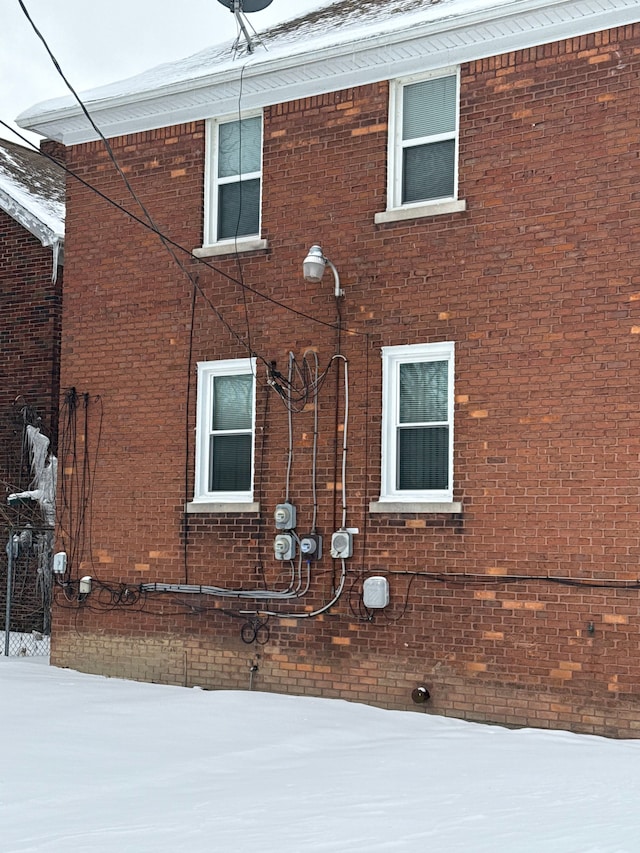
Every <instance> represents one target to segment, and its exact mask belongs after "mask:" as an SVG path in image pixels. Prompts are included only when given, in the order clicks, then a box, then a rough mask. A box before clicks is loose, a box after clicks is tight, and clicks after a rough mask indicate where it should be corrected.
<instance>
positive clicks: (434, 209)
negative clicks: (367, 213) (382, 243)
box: [373, 199, 467, 225]
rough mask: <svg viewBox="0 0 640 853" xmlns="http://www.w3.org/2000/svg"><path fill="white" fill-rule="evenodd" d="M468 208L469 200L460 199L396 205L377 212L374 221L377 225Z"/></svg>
mask: <svg viewBox="0 0 640 853" xmlns="http://www.w3.org/2000/svg"><path fill="white" fill-rule="evenodd" d="M466 209H467V202H466V201H465V200H464V199H461V200H460V201H435V202H428V203H426V204H412V205H407V206H406V207H396V208H393V209H392V210H384V211H383V212H382V213H376V215H375V216H374V219H373V221H374V222H375V224H376V225H382V224H383V223H385V222H403V221H404V220H406V219H419V218H422V217H424V216H442V215H444V214H445V213H462V212H463V211H465V210H466Z"/></svg>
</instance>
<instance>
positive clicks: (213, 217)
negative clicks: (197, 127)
mask: <svg viewBox="0 0 640 853" xmlns="http://www.w3.org/2000/svg"><path fill="white" fill-rule="evenodd" d="M256 117H259V118H260V170H259V171H258V172H249V173H247V174H242V173H241V177H242V179H243V180H250V179H252V178H259V180H260V198H259V210H258V230H257V231H256V233H255V234H244V235H242V236H239V237H237V238H236V237H228V238H224V239H221V240H219V239H218V191H219V188H220V186H222V185H224V184H229V183H236V182H238V181H239V180H240V177H238V176H236V175H234V176H232V177H229V178H219V177H218V135H219V132H220V127H221V126H222V125H224V124H231V123H233V122H237V121H244V120H245V119H250V118H256ZM263 147H264V119H263V113H262V110H258V111H254V112H248V113H242V114H241V115H238V114H237V113H236V114H235V115H226V116H221V117H219V118H215V119H208V120H207V122H206V133H205V170H204V246H203V249H202V250H200V251H198V250H196V252H195V254H197V255H199V256H206V255H207V254H220V253H222V252H225V251H234V250H235V249H236V248H237V249H238V250H239V251H243V250H244V251H251V250H253V249H261V248H266V241H264V240H261V239H260V234H261V233H262V185H263V176H262V171H263V170H262V162H263ZM263 244H264V245H263ZM207 248H214V249H216V250H217V251H214V252H213V253H212V252H206V251H205V250H206V249H207Z"/></svg>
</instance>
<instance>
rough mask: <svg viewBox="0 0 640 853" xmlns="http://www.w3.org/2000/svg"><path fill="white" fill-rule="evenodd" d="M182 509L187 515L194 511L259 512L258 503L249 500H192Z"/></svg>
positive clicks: (192, 513)
mask: <svg viewBox="0 0 640 853" xmlns="http://www.w3.org/2000/svg"><path fill="white" fill-rule="evenodd" d="M184 511H185V512H186V513H187V514H189V515H194V514H196V513H201V514H203V515H204V514H211V513H216V514H218V515H220V514H222V513H225V512H227V513H233V514H234V515H242V514H244V513H257V512H260V504H259V503H252V502H249V501H247V502H240V501H237V502H234V501H229V502H227V503H222V502H220V503H204V502H203V503H198V502H197V501H192V502H191V503H188V504H185V505H184Z"/></svg>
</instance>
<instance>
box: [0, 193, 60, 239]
mask: <svg viewBox="0 0 640 853" xmlns="http://www.w3.org/2000/svg"><path fill="white" fill-rule="evenodd" d="M0 209H1V210H4V212H5V213H6V214H7V215H8V216H10V217H11V218H12V219H14V220H15V221H16V222H17V223H18V225H21V226H22V227H23V228H24V229H25V230H26V231H29V233H30V234H33V236H34V237H36V238H37V239H38V240H39V241H40V243H41V244H42V245H43V246H45V247H48V246H51V247H53V246H55V244H56V243H58V244H62V243H64V232H60V231H56V230H55V229H53V228H51V227H50V226H49V225H47V223H46V222H43V221H42V219H40V218H39V217H38V216H36V215H35V214H34V213H32V212H31V211H30V210H28V209H27V208H26V207H25V206H24V205H23V204H20V202H18V201H16V199H15V198H13V196H11V195H10V194H9V193H7V192H6V191H5V190H3V189H1V188H0Z"/></svg>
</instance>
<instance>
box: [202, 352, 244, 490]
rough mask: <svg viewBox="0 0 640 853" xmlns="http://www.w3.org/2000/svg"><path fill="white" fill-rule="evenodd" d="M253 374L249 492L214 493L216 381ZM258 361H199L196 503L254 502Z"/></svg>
mask: <svg viewBox="0 0 640 853" xmlns="http://www.w3.org/2000/svg"><path fill="white" fill-rule="evenodd" d="M249 374H250V375H251V376H252V377H253V395H252V402H251V485H250V488H249V489H247V490H246V491H235V492H212V491H210V490H209V453H210V442H209V437H210V435H211V432H212V423H213V417H212V414H213V380H214V379H215V378H216V377H218V376H245V375H249ZM255 378H256V361H255V359H253V358H233V359H226V360H222V361H201V362H198V398H197V404H196V453H195V456H196V470H195V481H194V497H193V503H194V504H240V503H242V504H250V503H251V502H252V501H253V482H254V465H255V434H256V428H255V427H256V383H255ZM242 432H245V430H242Z"/></svg>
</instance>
